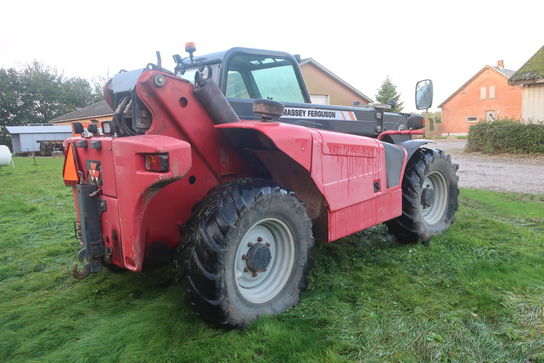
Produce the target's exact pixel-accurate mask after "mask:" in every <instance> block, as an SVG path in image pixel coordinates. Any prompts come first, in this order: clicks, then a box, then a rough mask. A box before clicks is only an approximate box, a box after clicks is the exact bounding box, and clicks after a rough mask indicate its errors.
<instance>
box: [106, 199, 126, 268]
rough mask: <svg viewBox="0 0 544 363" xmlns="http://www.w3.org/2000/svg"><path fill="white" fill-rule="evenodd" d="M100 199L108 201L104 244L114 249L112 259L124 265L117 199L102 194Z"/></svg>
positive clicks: (119, 264) (115, 262)
mask: <svg viewBox="0 0 544 363" xmlns="http://www.w3.org/2000/svg"><path fill="white" fill-rule="evenodd" d="M100 199H102V200H104V201H106V210H105V211H104V212H103V213H102V216H101V222H102V239H103V240H104V246H105V247H106V248H110V249H111V251H112V256H111V261H112V262H113V263H114V264H115V265H117V266H124V263H123V249H122V244H121V238H122V235H123V234H122V233H121V227H120V225H119V213H118V209H117V199H116V198H111V197H108V196H105V195H101V196H100Z"/></svg>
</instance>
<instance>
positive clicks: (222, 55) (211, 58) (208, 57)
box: [183, 47, 296, 67]
mask: <svg viewBox="0 0 544 363" xmlns="http://www.w3.org/2000/svg"><path fill="white" fill-rule="evenodd" d="M238 53H249V54H257V55H263V56H272V57H286V58H291V59H293V61H294V62H295V63H296V60H295V58H294V57H293V56H292V55H291V54H289V53H285V52H279V51H275V50H265V49H254V48H243V47H234V48H230V49H227V50H224V51H221V52H215V53H209V54H203V55H196V54H195V55H194V57H193V63H191V60H190V59H189V58H188V57H187V58H185V59H183V65H184V66H186V67H189V66H191V65H196V64H199V63H201V64H215V63H224V62H225V61H226V60H227V59H229V58H230V57H231V56H233V55H234V54H238Z"/></svg>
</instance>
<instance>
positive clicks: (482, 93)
mask: <svg viewBox="0 0 544 363" xmlns="http://www.w3.org/2000/svg"><path fill="white" fill-rule="evenodd" d="M486 98H487V90H486V88H485V87H480V99H481V100H485V99H486Z"/></svg>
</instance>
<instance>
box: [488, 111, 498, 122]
mask: <svg viewBox="0 0 544 363" xmlns="http://www.w3.org/2000/svg"><path fill="white" fill-rule="evenodd" d="M496 119H497V111H485V120H486V121H495V120H496Z"/></svg>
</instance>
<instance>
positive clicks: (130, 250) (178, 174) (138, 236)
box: [112, 135, 191, 271]
mask: <svg viewBox="0 0 544 363" xmlns="http://www.w3.org/2000/svg"><path fill="white" fill-rule="evenodd" d="M112 146H113V156H114V159H115V176H116V178H117V180H118V181H119V186H118V192H117V196H118V210H119V220H120V229H121V231H122V238H121V245H122V250H123V264H124V266H125V267H126V268H128V269H130V270H133V271H140V270H141V268H142V264H143V258H144V247H145V237H146V236H145V228H144V227H145V225H147V223H148V222H147V221H145V220H144V219H143V216H144V214H145V210H146V207H147V205H148V204H149V202H150V201H151V200H152V198H153V197H154V196H155V194H157V193H158V192H159V190H161V188H163V187H165V186H166V185H167V184H168V183H172V182H175V181H176V180H179V179H180V178H182V177H183V176H184V175H185V174H186V173H187V171H188V170H189V169H190V168H191V146H190V145H189V144H188V143H187V142H185V141H181V140H178V139H174V138H172V137H167V136H159V135H142V136H131V137H122V138H116V139H115V140H114V141H113V145H112ZM146 153H168V156H169V161H170V171H168V172H166V173H156V172H149V171H147V170H146V169H145V162H144V155H145V154H146Z"/></svg>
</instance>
